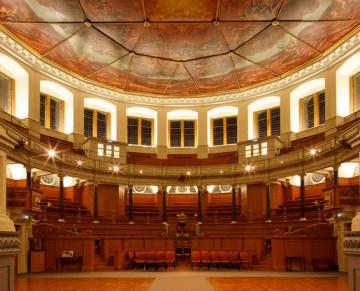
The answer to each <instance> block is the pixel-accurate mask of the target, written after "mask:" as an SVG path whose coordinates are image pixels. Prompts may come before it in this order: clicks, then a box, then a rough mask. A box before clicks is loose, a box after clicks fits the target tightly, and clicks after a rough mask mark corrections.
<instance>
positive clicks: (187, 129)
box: [167, 110, 198, 147]
mask: <svg viewBox="0 0 360 291" xmlns="http://www.w3.org/2000/svg"><path fill="white" fill-rule="evenodd" d="M197 119H198V113H197V112H195V111H192V110H175V111H171V112H168V113H167V120H168V145H169V147H195V146H196V144H197V142H196V138H197V135H196V132H197V130H196V127H197Z"/></svg>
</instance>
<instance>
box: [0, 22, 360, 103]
mask: <svg viewBox="0 0 360 291" xmlns="http://www.w3.org/2000/svg"><path fill="white" fill-rule="evenodd" d="M274 22H275V21H274ZM274 22H273V23H274ZM149 24H150V23H149ZM85 25H86V24H85ZM144 25H147V24H145V23H144ZM273 25H275V23H274V24H273ZM0 46H1V47H2V48H3V49H5V50H6V51H7V52H8V53H9V54H10V55H12V56H14V57H16V58H18V59H20V60H21V61H23V62H25V63H26V64H28V65H30V66H31V67H33V68H34V69H36V70H38V71H40V72H41V73H43V74H45V75H47V76H49V77H50V78H54V79H55V80H57V81H60V82H63V83H65V84H67V85H69V86H72V87H75V88H77V89H80V90H84V91H86V92H88V93H91V94H95V95H99V96H102V97H105V98H109V99H113V100H120V101H124V102H130V103H137V104H146V105H159V106H179V105H184V106H185V105H186V106H199V105H204V104H206V105H211V104H221V103H229V102H234V101H242V100H246V99H250V98H254V97H257V96H261V95H265V94H271V93H273V92H274V91H277V90H281V89H283V88H286V87H288V86H290V85H293V84H296V83H298V82H300V81H301V80H304V79H305V78H309V77H311V76H314V75H316V74H318V73H319V72H321V71H323V70H326V69H327V68H329V67H331V66H332V65H334V64H336V63H338V62H340V61H341V60H343V59H344V58H346V57H347V56H348V55H350V54H351V53H352V52H354V51H355V50H356V49H358V48H359V47H360V32H357V33H356V34H354V35H353V36H351V37H350V38H349V39H347V40H346V41H344V42H343V43H342V44H341V45H339V46H338V47H337V48H336V49H334V50H333V51H331V52H330V53H328V54H327V55H325V56H323V57H322V58H321V59H319V60H318V61H317V62H315V63H312V64H310V65H308V66H306V67H304V68H302V69H299V70H297V71H296V72H294V73H292V74H289V75H287V76H286V77H283V78H281V79H277V80H274V81H272V82H269V83H266V84H263V85H259V86H256V87H253V88H250V89H245V90H242V91H239V92H235V93H224V94H217V95H216V94H214V95H209V96H198V97H176V96H174V97H158V96H149V95H141V94H135V93H124V92H121V91H120V90H116V89H112V88H110V87H106V86H102V85H99V84H98V83H97V82H93V81H91V80H88V79H84V78H82V77H81V76H77V75H75V74H71V73H69V72H67V71H65V70H62V69H61V68H59V67H57V66H55V65H53V64H51V63H49V62H47V61H45V60H44V59H42V58H41V57H39V56H38V55H37V54H35V53H33V52H32V51H30V50H29V49H28V48H27V47H25V46H22V45H21V44H20V43H18V42H17V41H15V40H14V39H13V38H12V37H10V36H9V35H8V34H7V33H6V32H5V31H3V30H2V31H0Z"/></svg>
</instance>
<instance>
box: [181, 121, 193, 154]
mask: <svg viewBox="0 0 360 291" xmlns="http://www.w3.org/2000/svg"><path fill="white" fill-rule="evenodd" d="M194 146H195V121H194V120H184V147H194Z"/></svg>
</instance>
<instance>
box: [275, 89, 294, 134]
mask: <svg viewBox="0 0 360 291" xmlns="http://www.w3.org/2000/svg"><path fill="white" fill-rule="evenodd" d="M276 95H279V96H280V134H288V133H290V132H291V106H290V92H289V91H283V92H281V93H280V94H276ZM293 110H298V109H297V108H293Z"/></svg>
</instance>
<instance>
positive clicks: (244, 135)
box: [237, 102, 249, 142]
mask: <svg viewBox="0 0 360 291" xmlns="http://www.w3.org/2000/svg"><path fill="white" fill-rule="evenodd" d="M248 105H249V102H241V103H240V106H239V114H238V117H237V124H238V126H237V134H238V141H239V142H242V141H247V140H248Z"/></svg>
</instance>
